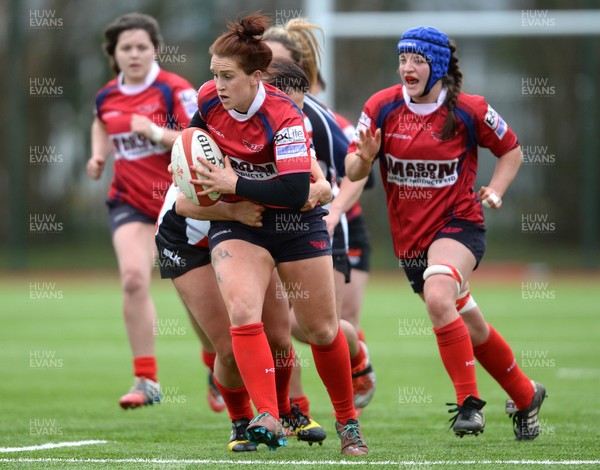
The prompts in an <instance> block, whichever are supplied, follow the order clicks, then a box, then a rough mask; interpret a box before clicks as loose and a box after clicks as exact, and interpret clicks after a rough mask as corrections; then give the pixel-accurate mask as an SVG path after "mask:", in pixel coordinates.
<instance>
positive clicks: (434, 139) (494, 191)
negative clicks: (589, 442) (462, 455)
mask: <svg viewBox="0 0 600 470" xmlns="http://www.w3.org/2000/svg"><path fill="white" fill-rule="evenodd" d="M398 56H399V61H400V65H399V72H400V78H401V79H402V84H400V85H395V86H393V87H390V88H387V89H385V90H382V91H380V92H378V93H375V94H374V95H373V96H372V97H371V98H369V100H368V101H367V103H366V104H365V106H364V109H363V112H362V115H361V117H360V120H359V123H358V131H359V134H358V138H357V139H356V141H355V142H354V143H352V144H351V145H350V147H349V154H348V155H347V157H346V171H347V174H348V176H349V177H350V178H351V179H353V180H356V179H360V178H363V177H364V176H366V175H367V174H368V173H369V172H370V171H371V165H372V163H373V161H374V160H375V159H376V158H379V165H380V170H381V175H382V181H383V184H384V188H385V191H386V197H387V202H388V214H389V219H390V225H391V230H392V238H393V241H394V248H395V251H396V256H397V257H398V258H399V259H400V262H401V265H402V266H403V268H404V271H405V273H406V275H407V277H408V279H409V281H410V283H411V286H412V288H413V290H414V291H415V293H417V294H419V295H420V296H421V298H422V299H423V300H424V301H425V306H426V308H427V312H428V313H429V317H430V319H431V321H432V323H433V327H434V328H433V331H434V332H435V335H436V338H437V343H438V347H439V351H440V355H441V358H442V362H443V363H444V366H445V368H446V371H447V372H448V375H449V376H450V379H451V380H452V383H453V384H454V388H455V390H456V399H457V406H456V408H454V409H452V410H450V412H455V411H456V412H457V413H456V415H455V416H454V417H453V425H452V429H453V430H454V432H455V433H456V434H457V435H458V436H461V437H462V436H463V435H465V434H474V435H477V434H479V433H480V432H482V431H483V429H484V425H485V419H484V416H483V413H482V412H481V409H482V408H483V406H484V405H485V401H483V400H481V399H480V398H479V394H478V391H477V381H476V378H475V359H477V361H478V362H479V363H480V364H481V365H482V366H483V367H484V368H485V369H486V370H487V371H488V372H489V373H490V375H491V376H492V377H494V379H495V380H496V381H497V382H498V383H499V384H500V385H501V386H502V388H504V390H505V391H506V392H507V393H508V395H509V396H510V397H511V399H512V400H509V402H508V403H507V411H509V412H510V413H511V415H512V416H513V426H514V432H515V435H516V437H517V439H520V440H521V439H523V440H528V439H534V438H535V437H537V436H538V435H539V433H540V424H539V420H538V411H539V408H540V406H541V404H542V402H543V400H544V398H545V396H546V392H545V389H544V387H543V386H542V385H541V384H539V383H537V382H534V381H532V380H530V379H529V378H528V377H527V376H526V375H525V374H524V373H523V371H522V370H521V369H520V368H519V366H518V365H517V363H516V359H515V357H514V354H513V352H512V350H511V348H510V346H509V345H508V344H507V343H506V341H505V340H504V339H503V338H502V336H500V334H499V333H498V332H497V331H496V330H495V329H494V328H493V327H492V326H491V325H489V324H488V323H487V322H486V321H485V319H484V317H483V315H482V313H481V310H480V309H479V307H478V306H477V304H476V303H475V301H474V300H473V297H472V296H471V294H470V292H469V279H470V277H471V274H472V273H473V271H474V270H475V269H476V268H477V266H478V264H479V262H480V260H481V258H482V257H483V254H484V251H485V246H486V238H485V226H484V219H483V211H482V203H483V204H484V205H487V206H489V207H491V208H493V209H499V208H500V207H501V205H502V196H503V195H504V194H505V193H506V191H507V189H508V187H509V186H510V184H511V183H512V181H513V179H514V178H515V176H516V174H517V172H518V169H519V166H520V164H521V160H522V153H521V148H520V146H519V142H518V141H517V137H516V136H515V134H514V133H513V131H512V130H511V129H510V128H509V127H508V126H507V125H506V123H505V122H504V120H503V119H502V117H500V115H499V114H498V113H497V112H496V111H495V110H494V109H493V108H492V107H491V106H490V105H489V104H488V103H487V102H486V101H485V99H484V98H483V97H481V96H475V95H468V94H466V93H463V92H462V91H461V84H462V73H461V71H460V69H459V67H458V59H457V57H456V55H455V47H454V45H452V44H450V42H449V40H448V38H447V36H446V35H445V34H444V33H442V32H441V31H438V30H437V29H435V28H424V27H418V28H413V29H410V30H408V31H406V32H405V33H404V34H403V35H402V38H401V39H400V42H399V43H398ZM478 146H481V147H486V148H488V149H489V150H490V151H491V152H492V153H493V154H494V155H495V156H496V157H497V158H498V159H497V163H496V169H495V171H494V174H493V176H492V179H491V180H490V182H489V184H488V185H487V186H483V187H481V188H480V189H479V191H475V189H474V187H473V185H474V183H475V176H476V173H477V147H478Z"/></svg>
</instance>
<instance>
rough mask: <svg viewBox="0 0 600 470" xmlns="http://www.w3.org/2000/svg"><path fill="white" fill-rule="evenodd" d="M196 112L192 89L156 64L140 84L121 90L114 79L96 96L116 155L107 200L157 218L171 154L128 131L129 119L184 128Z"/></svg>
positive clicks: (118, 80)
mask: <svg viewBox="0 0 600 470" xmlns="http://www.w3.org/2000/svg"><path fill="white" fill-rule="evenodd" d="M196 109H197V108H196V91H195V89H194V88H192V86H191V85H190V83H189V82H188V81H187V80H185V79H183V78H181V77H179V76H178V75H175V74H173V73H169V72H165V71H164V70H161V69H160V68H159V67H158V65H156V64H155V65H153V67H152V69H151V71H150V73H149V74H148V77H147V78H146V84H145V85H143V86H139V87H127V86H123V85H122V79H121V78H120V77H117V78H115V79H113V80H111V81H110V82H108V83H107V84H106V85H105V86H104V87H103V88H102V89H101V90H100V91H99V92H98V95H97V96H96V108H95V112H96V116H97V117H98V118H99V119H100V120H101V121H102V122H103V123H104V125H105V126H106V130H107V132H108V134H109V137H110V140H111V142H112V145H113V154H114V157H115V161H114V176H113V180H112V183H111V186H110V190H109V192H108V199H109V200H111V201H115V202H125V203H127V204H131V205H132V206H134V207H136V208H137V209H139V210H141V211H142V212H144V213H145V214H147V215H148V216H150V217H154V218H156V217H157V215H158V213H159V211H160V208H161V206H162V203H163V200H164V196H165V194H166V192H167V190H168V188H169V186H170V185H171V181H172V180H171V175H170V174H169V172H168V171H167V167H168V165H169V162H170V161H171V152H170V150H168V149H167V148H165V147H163V146H162V145H158V144H155V143H153V142H152V141H150V140H149V139H147V138H145V137H144V136H142V135H140V134H136V133H135V132H132V131H131V116H132V115H133V114H140V115H144V116H148V117H149V118H150V119H152V121H153V122H154V123H155V124H156V125H158V126H161V127H169V128H171V129H176V130H183V129H185V128H186V127H188V125H189V123H190V119H191V118H192V116H193V115H194V113H195V112H196Z"/></svg>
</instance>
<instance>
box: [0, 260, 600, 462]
mask: <svg viewBox="0 0 600 470" xmlns="http://www.w3.org/2000/svg"><path fill="white" fill-rule="evenodd" d="M599 281H600V279H599V278H598V277H595V278H590V279H587V280H586V279H585V278H581V279H578V280H573V279H572V280H569V279H568V278H555V277H550V278H548V279H546V280H545V281H544V282H538V281H535V282H533V281H529V280H523V279H521V278H515V279H513V280H507V279H504V280H501V281H498V282H496V283H492V281H491V280H490V279H488V278H486V279H485V280H482V281H480V282H479V283H478V282H477V279H475V280H474V282H472V290H473V292H474V295H475V297H476V300H477V301H478V303H479V304H480V305H481V306H482V308H483V309H484V312H485V313H486V316H487V318H488V320H489V321H490V322H491V323H493V324H494V325H495V327H496V328H497V329H498V330H499V331H501V332H502V333H503V334H504V336H505V337H506V338H507V339H508V340H509V342H510V343H511V345H512V347H513V349H514V351H515V355H516V356H517V359H518V360H519V362H520V363H522V365H523V368H524V370H525V371H526V372H527V373H528V375H530V376H531V377H532V378H535V379H536V380H538V381H540V382H543V383H544V384H545V385H546V387H547V389H548V394H549V398H548V399H547V400H546V402H545V404H544V407H543V409H542V414H541V418H542V424H543V426H544V430H543V434H542V435H541V436H540V437H539V438H538V439H537V440H535V441H533V442H515V440H514V437H513V434H512V428H511V421H510V420H509V419H508V417H507V416H506V415H505V413H504V402H505V399H506V395H505V393H504V392H503V391H502V390H501V389H500V387H499V386H498V385H497V384H496V383H495V382H493V381H492V380H491V379H490V378H489V376H487V374H485V372H483V370H482V369H481V368H479V369H478V377H479V379H480V380H479V390H480V393H481V395H482V398H484V399H485V400H487V402H488V405H487V406H486V407H485V409H484V411H485V412H486V419H487V424H486V430H485V433H484V434H483V435H481V436H479V437H477V438H464V439H457V438H456V437H454V435H453V434H452V433H451V432H450V431H448V422H447V419H448V418H449V415H448V413H447V412H446V410H447V407H446V406H445V403H446V402H447V401H453V400H454V394H453V390H452V387H451V384H450V382H449V380H448V379H447V377H446V374H445V371H444V370H443V366H442V364H441V361H440V360H439V356H438V352H437V348H436V345H435V339H434V337H433V335H432V332H431V329H430V324H429V321H428V320H427V319H426V317H425V313H424V309H423V307H422V305H421V304H420V301H419V300H418V299H417V297H416V296H414V295H412V294H411V293H410V292H409V290H408V287H407V283H406V282H405V280H404V279H403V277H402V275H401V274H400V273H399V272H394V273H389V274H382V275H376V276H374V277H372V279H371V282H370V286H369V290H368V294H367V297H366V301H365V306H364V314H363V318H364V321H363V323H364V329H365V332H366V335H367V340H368V344H369V348H370V353H371V357H372V361H373V365H374V367H375V370H376V372H377V393H376V395H375V398H374V400H373V402H372V403H371V404H370V405H369V407H368V408H367V409H366V410H365V412H364V413H363V415H362V417H361V423H362V427H363V430H364V434H365V437H366V439H367V441H368V444H369V446H370V454H369V456H368V457H367V458H363V459H360V460H357V459H356V458H354V459H353V458H343V457H341V456H340V454H339V440H338V439H337V437H336V436H335V431H334V428H333V418H332V414H331V412H332V409H331V405H330V404H329V400H328V398H327V396H326V393H325V390H324V388H323V386H322V385H321V383H320V381H319V380H318V377H317V375H316V372H315V370H314V366H313V364H312V358H311V357H310V352H309V350H308V349H307V348H306V347H303V346H298V347H297V349H298V353H299V358H300V360H301V361H302V363H303V364H307V365H306V367H305V368H304V370H303V374H304V382H305V387H306V389H307V392H308V394H309V397H310V398H311V403H312V413H313V417H314V418H315V419H316V420H317V421H319V422H320V423H321V424H322V425H323V426H324V427H325V429H326V431H327V432H328V438H327V440H326V441H325V443H324V445H323V446H322V447H318V446H313V447H309V446H308V445H306V444H302V443H300V442H298V441H295V440H289V442H288V447H287V448H283V449H279V450H277V451H276V452H269V451H267V449H266V447H264V446H261V447H260V449H259V451H258V452H256V453H252V454H251V455H248V454H245V455H238V454H232V453H229V452H228V451H227V449H226V443H227V440H228V437H229V430H230V423H229V421H228V418H227V416H226V414H215V413H213V412H212V411H210V410H209V408H208V405H207V403H206V399H205V393H206V373H205V372H204V369H203V366H202V365H201V361H200V349H199V346H198V342H197V340H196V339H195V337H194V334H193V331H192V328H191V326H190V325H189V323H188V320H187V317H186V316H185V314H184V312H183V310H182V308H181V305H180V303H179V300H178V299H177V297H176V295H175V293H174V290H173V288H172V286H171V285H170V283H168V282H166V281H160V280H158V279H156V280H155V281H154V285H153V297H154V299H155V302H156V305H157V308H158V312H159V316H160V318H161V320H160V323H159V325H158V331H157V333H158V338H157V344H158V360H159V375H160V380H161V383H162V386H163V394H164V402H163V404H161V405H160V406H155V407H149V408H145V409H142V410H135V411H128V412H125V411H122V410H121V409H120V408H119V407H118V405H117V400H118V398H119V396H120V395H121V394H122V393H123V392H125V391H126V389H127V388H128V387H129V386H130V381H131V378H130V374H131V368H130V358H129V356H130V353H129V347H128V344H127V340H126V336H125V331H124V327H123V325H122V320H121V313H120V293H119V289H118V281H117V279H116V275H114V276H106V275H104V276H99V275H95V274H94V273H84V274H80V275H76V274H75V275H66V274H57V273H45V272H36V273H25V274H21V275H18V276H9V275H8V274H5V275H2V276H0V299H1V301H0V305H1V306H0V309H1V311H2V315H1V316H0V318H1V320H2V322H1V324H0V345H1V348H2V359H1V364H2V365H1V368H0V370H1V372H2V385H1V386H0V389H1V390H2V395H1V397H2V399H1V401H0V467H1V468H28V467H31V468H73V469H75V468H77V469H79V468H93V469H99V468H127V469H129V468H153V469H162V468H165V469H172V468H193V467H199V466H202V467H206V468H233V467H235V466H239V465H241V466H243V468H272V467H276V466H281V465H289V466H296V467H297V468H326V467H338V466H341V465H343V464H348V465H344V468H348V467H353V466H356V467H360V468H362V467H364V466H365V465H369V466H371V465H373V466H377V467H385V468H419V469H423V468H443V467H453V468H458V467H463V468H480V467H485V468H492V467H493V468H520V467H522V466H525V465H529V466H532V467H534V468H568V467H571V466H572V467H575V466H585V467H587V468H592V467H600V450H599V447H600V424H599V422H600V419H599V418H600V394H599V393H598V389H599V387H600V365H599V361H600V318H599V315H598V314H599V313H600V306H599V305H600V302H599V300H600V296H599V295H598V287H599V286H600V282H599ZM79 441H101V442H96V443H83V444H85V445H81V446H79V447H60V448H46V449H44V448H38V447H31V446H41V445H43V444H47V443H61V442H79ZM79 443H80V444H82V443H81V442H79ZM28 449H29V450H28Z"/></svg>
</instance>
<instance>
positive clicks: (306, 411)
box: [292, 395, 311, 418]
mask: <svg viewBox="0 0 600 470" xmlns="http://www.w3.org/2000/svg"><path fill="white" fill-rule="evenodd" d="M292 404H293V405H298V409H299V410H300V411H301V412H302V414H303V415H305V416H306V417H307V418H311V416H310V402H309V401H308V397H307V396H306V395H302V396H299V397H293V398H292Z"/></svg>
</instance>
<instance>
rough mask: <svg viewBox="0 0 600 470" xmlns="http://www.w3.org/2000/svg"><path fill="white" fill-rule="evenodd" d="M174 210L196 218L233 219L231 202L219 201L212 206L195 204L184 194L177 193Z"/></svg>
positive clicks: (179, 213) (184, 215)
mask: <svg viewBox="0 0 600 470" xmlns="http://www.w3.org/2000/svg"><path fill="white" fill-rule="evenodd" d="M175 212H177V214H178V215H181V216H183V217H189V218H190V219H196V220H235V216H234V214H233V211H232V204H228V203H226V202H222V201H219V202H217V203H216V204H213V205H212V206H197V205H196V204H194V203H193V202H192V201H190V200H189V199H188V198H186V197H185V195H184V194H179V197H178V198H177V202H176V203H175Z"/></svg>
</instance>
